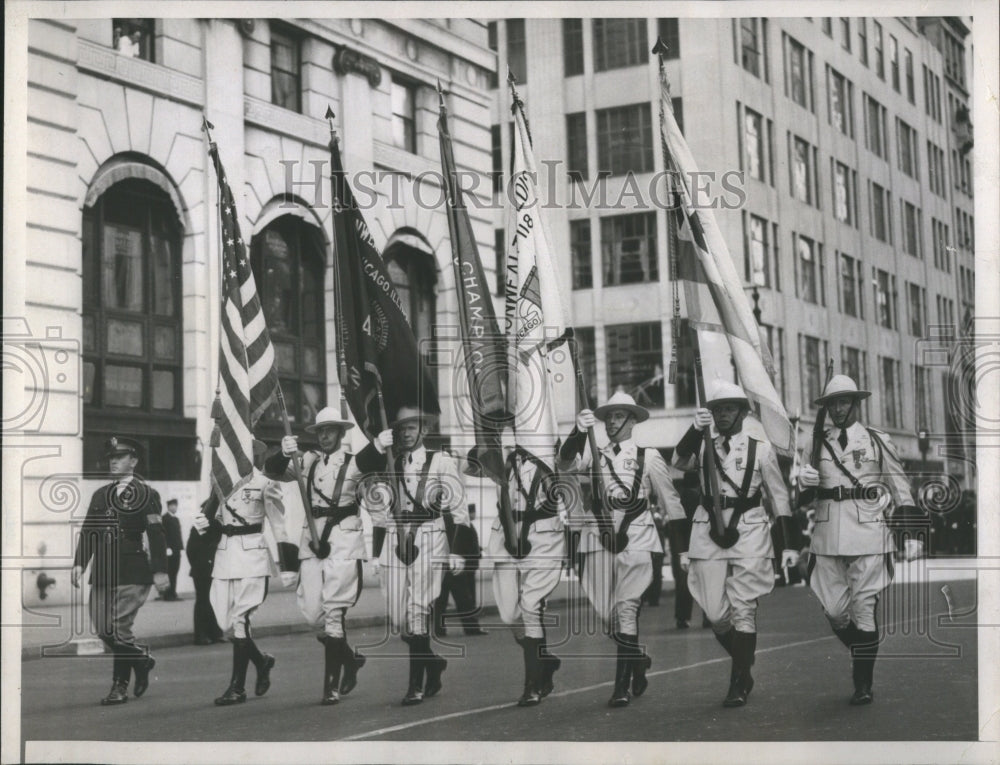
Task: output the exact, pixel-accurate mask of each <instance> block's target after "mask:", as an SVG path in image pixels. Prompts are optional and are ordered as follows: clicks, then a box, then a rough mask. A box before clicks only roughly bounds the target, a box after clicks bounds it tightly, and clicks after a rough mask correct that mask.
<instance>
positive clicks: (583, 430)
mask: <svg viewBox="0 0 1000 765" xmlns="http://www.w3.org/2000/svg"><path fill="white" fill-rule="evenodd" d="M648 418H649V411H647V410H646V409H645V408H643V407H641V406H639V405H638V404H636V403H635V399H633V398H632V396H630V395H629V394H627V393H624V392H618V393H615V394H614V395H613V396H611V398H610V399H609V400H608V402H607V403H606V404H604V405H603V406H599V407H597V409H595V410H594V411H590V410H589V409H584V410H582V411H580V413H579V414H578V415H577V417H576V427H575V428H574V429H573V431H572V432H571V433H570V434H569V436H568V437H567V438H566V440H565V442H564V443H563V445H562V448H561V450H560V453H559V458H560V465H559V467H560V469H561V470H577V471H579V470H586V469H587V468H588V467H589V466H590V465H591V459H592V457H591V454H590V451H589V450H585V448H584V447H585V445H586V443H587V430H588V429H589V428H592V427H594V425H595V422H596V420H601V421H602V422H603V423H604V429H605V431H606V432H607V435H608V439H609V441H610V443H608V445H607V446H605V447H604V448H603V449H602V450H601V451H600V453H599V455H598V459H599V460H600V464H599V469H600V476H601V485H602V486H603V491H604V494H605V496H603V497H595V498H594V503H595V506H594V513H595V515H594V516H593V517H592V518H589V519H588V526H587V527H586V528H585V529H584V531H583V534H582V536H581V539H580V546H579V548H578V550H579V553H580V554H581V555H582V574H581V577H580V578H581V582H582V585H583V588H584V591H585V592H586V593H587V597H588V598H589V599H590V602H591V604H592V605H593V606H594V609H595V610H596V611H597V614H598V616H599V617H600V619H601V620H602V622H604V624H605V625H606V627H607V628H608V629H609V632H610V633H611V636H612V639H613V640H614V641H615V643H616V644H617V648H618V650H617V653H618V658H617V663H616V668H615V685H614V690H613V691H612V694H611V699H610V700H609V701H608V704H609V705H610V706H612V707H624V706H628V703H629V699H630V693H629V690H630V686H629V683H630V681H631V695H632V696H641V695H642V694H643V693H644V692H645V690H646V688H647V686H648V685H649V681H648V680H647V679H646V670H647V669H649V667H650V665H651V664H652V660H651V659H650V657H649V656H648V655H646V653H645V650H644V647H643V646H642V645H640V644H639V609H640V605H641V599H642V593H643V592H644V591H645V590H646V588H647V587H648V586H649V584H650V582H652V581H653V553H662V552H663V545H662V543H661V542H660V536H659V534H658V533H657V530H656V523H655V521H654V520H653V515H652V513H651V512H650V509H649V500H648V498H649V497H650V495H651V494H652V493H653V492H655V493H656V496H657V499H658V500H659V503H660V506H661V507H663V508H664V509H665V510H666V513H667V515H668V517H669V518H670V520H671V521H680V520H683V518H684V509H683V508H682V507H681V502H680V496H679V495H678V494H677V490H676V489H675V488H674V484H673V481H672V480H671V477H670V472H669V468H668V467H667V464H666V462H664V460H663V457H662V456H660V453H659V452H658V451H656V449H646V448H642V447H640V446H639V445H638V444H636V442H635V440H634V439H633V438H632V429H633V428H634V427H635V426H636V424H638V423H640V422H643V421H645V420H647V419H648ZM599 503H600V504H599ZM598 513H608V514H609V520H610V525H611V529H610V533H606V534H604V535H602V534H601V533H600V524H599V523H598V522H595V521H596V518H597V514H598Z"/></svg>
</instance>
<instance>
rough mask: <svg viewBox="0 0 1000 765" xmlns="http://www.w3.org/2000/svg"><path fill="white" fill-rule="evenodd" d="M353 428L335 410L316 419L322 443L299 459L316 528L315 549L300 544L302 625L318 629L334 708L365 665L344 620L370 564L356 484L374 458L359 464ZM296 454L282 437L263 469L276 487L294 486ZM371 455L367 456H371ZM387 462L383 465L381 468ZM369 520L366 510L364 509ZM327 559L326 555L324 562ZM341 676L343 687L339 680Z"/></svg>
mask: <svg viewBox="0 0 1000 765" xmlns="http://www.w3.org/2000/svg"><path fill="white" fill-rule="evenodd" d="M353 427H354V423H352V422H350V421H349V420H343V419H340V418H339V417H338V416H337V413H336V412H335V411H334V409H333V408H332V407H326V408H324V409H322V410H320V411H319V412H318V413H317V414H316V421H315V423H313V424H312V425H309V426H307V427H306V430H307V431H309V432H310V433H315V434H316V438H317V440H318V441H319V450H318V451H309V452H306V453H305V454H304V455H303V456H302V467H301V469H302V473H303V474H304V475H305V476H306V491H307V495H308V499H309V506H310V509H311V511H312V514H313V517H314V518H316V519H317V522H318V523H319V524H321V526H320V527H319V528H321V529H322V532H321V535H320V541H319V544H317V543H315V542H314V541H313V539H312V537H311V536H310V533H309V525H308V523H306V524H305V525H304V527H303V532H302V541H301V543H300V544H299V587H298V592H297V597H298V604H299V609H300V610H301V611H302V615H303V616H304V617H305V618H306V621H307V622H308V623H309V624H311V625H314V626H317V627H319V629H320V632H319V634H318V635H317V636H316V639H317V640H319V641H320V642H321V643H322V644H323V646H324V665H325V669H324V673H323V700H322V702H321V703H322V704H324V705H331V704H336V703H337V702H339V701H340V697H341V695H344V696H346V695H347V694H348V693H350V692H351V691H352V690H353V689H354V687H355V686H356V685H357V683H358V679H357V678H358V670H359V669H361V667H363V666H364V664H365V661H366V659H365V657H364V656H362V655H361V654H358V653H355V652H354V651H353V650H352V649H351V647H350V646H349V645H348V644H347V632H346V624H345V619H346V615H347V609H348V608H351V607H352V606H353V605H354V604H355V603H357V602H358V597H359V596H360V595H361V587H362V561H364V560H367V558H368V555H367V552H366V550H365V536H364V529H363V527H362V524H361V514H360V509H359V508H360V505H361V496H360V494H361V492H360V487H359V482H360V481H361V480H362V478H363V477H364V475H365V472H367V470H368V469H369V468H366V467H363V466H364V464H365V457H366V456H367V457H368V459H369V461H371V460H372V458H374V461H375V464H376V465H377V464H378V462H379V458H378V456H377V455H376V454H374V451H375V450H374V447H373V446H372V445H371V444H369V445H368V446H366V447H365V449H364V450H362V452H361V454H358V455H357V456H355V455H353V454H351V453H350V452H349V451H348V449H347V447H346V445H345V444H344V443H343V441H344V435H345V434H346V432H347V431H348V430H350V429H351V428H353ZM381 438H382V439H383V442H384V443H383V450H384V448H385V446H386V445H391V444H392V431H390V430H387V431H385V432H384V433H383V434H382V436H381ZM297 451H298V441H297V437H296V436H285V437H284V438H283V439H282V441H281V452H280V453H277V454H275V455H274V456H273V457H271V458H270V459H269V460H268V461H267V462H266V463H265V470H266V472H267V473H268V474H269V475H273V476H280V478H279V480H283V481H288V480H294V479H293V478H292V476H291V474H290V471H289V470H288V463H289V460H290V459H291V458H293V456H294V455H295V454H296V453H297ZM369 453H372V454H371V455H370V456H369ZM381 462H382V463H384V462H385V460H384V459H382V460H381ZM366 509H368V510H369V512H371V511H372V509H371V507H370V506H368V505H366ZM372 520H373V523H374V529H373V536H374V537H375V538H376V539H377V540H378V541H377V542H376V545H380V544H381V541H382V540H381V538H382V537H384V536H385V518H384V514H378V513H376V514H375V516H374V517H373V519H372ZM324 553H325V554H324ZM341 669H343V673H344V676H343V679H341V676H340V673H341Z"/></svg>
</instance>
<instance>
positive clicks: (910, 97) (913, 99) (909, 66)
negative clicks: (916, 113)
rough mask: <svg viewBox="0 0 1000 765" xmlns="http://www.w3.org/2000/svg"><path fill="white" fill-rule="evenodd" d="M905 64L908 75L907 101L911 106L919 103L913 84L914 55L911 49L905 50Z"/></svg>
mask: <svg viewBox="0 0 1000 765" xmlns="http://www.w3.org/2000/svg"><path fill="white" fill-rule="evenodd" d="M903 64H904V68H905V74H906V100H907V101H909V102H910V103H911V104H915V103H917V93H916V87H915V86H914V83H913V53H911V52H910V49H909V48H905V49H904V50H903Z"/></svg>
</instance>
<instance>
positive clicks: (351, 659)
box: [340, 637, 368, 696]
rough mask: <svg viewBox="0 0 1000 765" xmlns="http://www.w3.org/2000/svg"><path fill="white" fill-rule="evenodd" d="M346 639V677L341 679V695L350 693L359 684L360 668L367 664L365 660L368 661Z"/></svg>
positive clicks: (344, 657)
mask: <svg viewBox="0 0 1000 765" xmlns="http://www.w3.org/2000/svg"><path fill="white" fill-rule="evenodd" d="M343 640H344V656H343V659H344V679H343V680H341V681H340V695H341V696H346V695H347V694H348V693H350V692H351V691H353V690H354V688H355V687H356V686H357V684H358V670H359V669H361V668H362V667H363V666H365V662H366V661H368V659H366V658H365V657H364V656H362V655H361V654H360V653H357V652H355V650H354V649H353V648H351V647H350V646H349V645H348V644H347V638H346V637H345V638H343Z"/></svg>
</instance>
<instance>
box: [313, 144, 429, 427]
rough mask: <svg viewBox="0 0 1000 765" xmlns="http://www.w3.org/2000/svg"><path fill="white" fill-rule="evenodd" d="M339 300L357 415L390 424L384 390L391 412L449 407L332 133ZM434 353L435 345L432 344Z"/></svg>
mask: <svg viewBox="0 0 1000 765" xmlns="http://www.w3.org/2000/svg"><path fill="white" fill-rule="evenodd" d="M330 162H331V166H332V178H331V183H332V190H333V202H332V204H333V229H334V258H335V259H336V262H335V270H334V287H333V290H334V300H335V301H336V313H337V321H336V323H337V342H338V343H339V344H340V347H341V350H340V353H341V354H342V359H343V362H342V364H341V377H342V379H341V381H340V384H341V385H342V386H343V389H344V397H345V398H346V399H347V404H348V406H350V408H351V413H352V414H353V415H354V419H355V420H357V422H358V424H359V425H360V426H361V429H362V430H364V431H365V433H367V434H368V435H369V436H370V437H374V436H375V435H377V434H378V432H379V431H380V430H381V429H382V427H383V423H382V416H381V412H380V409H379V402H378V391H379V389H381V391H382V396H383V399H384V402H385V409H386V414H387V416H388V417H389V419H390V420H391V419H392V418H393V417H394V416H395V414H396V412H398V411H399V409H400V408H401V407H403V406H419V407H420V408H421V409H423V410H424V411H425V412H427V413H429V414H438V413H440V411H441V408H440V406H439V405H438V400H437V392H436V389H435V387H434V383H433V382H432V381H431V377H430V374H429V372H428V369H427V367H426V364H425V363H424V361H423V358H422V357H421V354H420V353H419V352H418V350H417V340H416V337H414V334H413V330H412V329H411V328H410V324H409V322H408V321H407V319H406V311H405V310H404V308H403V302H402V300H401V299H400V297H399V293H398V292H397V291H396V288H395V286H394V285H393V283H392V278H391V277H390V275H389V269H388V268H387V267H386V264H385V262H384V261H383V260H382V256H381V254H380V253H379V251H378V248H377V247H376V246H375V238H374V237H373V236H372V233H371V231H370V230H369V229H368V224H367V223H365V219H364V216H363V215H362V214H361V210H360V208H359V207H358V204H357V201H356V200H355V198H354V192H353V191H351V185H350V183H349V182H348V180H347V173H346V172H345V171H344V163H343V160H342V159H341V156H340V147H339V146H338V144H337V141H336V140H335V139H331V141H330ZM425 352H426V353H427V355H428V356H429V355H430V353H429V349H427V350H426V351H425Z"/></svg>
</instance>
